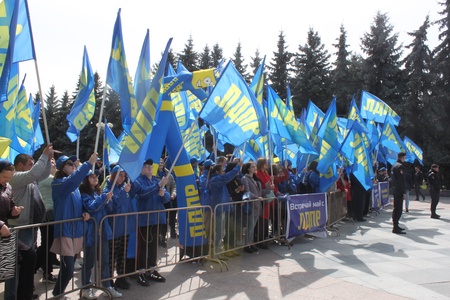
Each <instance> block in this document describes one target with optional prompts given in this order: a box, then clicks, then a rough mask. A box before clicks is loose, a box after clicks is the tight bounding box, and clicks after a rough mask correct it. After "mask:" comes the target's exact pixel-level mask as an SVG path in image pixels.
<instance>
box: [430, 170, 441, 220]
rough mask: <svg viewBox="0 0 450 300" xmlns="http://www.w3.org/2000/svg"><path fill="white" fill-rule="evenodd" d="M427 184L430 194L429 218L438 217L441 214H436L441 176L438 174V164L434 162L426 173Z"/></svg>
mask: <svg viewBox="0 0 450 300" xmlns="http://www.w3.org/2000/svg"><path fill="white" fill-rule="evenodd" d="M427 179H428V184H429V187H430V196H431V208H430V210H431V218H432V219H439V218H440V217H441V216H440V215H438V214H436V207H437V205H438V203H439V196H440V194H441V178H440V175H439V166H438V165H436V164H432V165H431V170H430V171H428V174H427Z"/></svg>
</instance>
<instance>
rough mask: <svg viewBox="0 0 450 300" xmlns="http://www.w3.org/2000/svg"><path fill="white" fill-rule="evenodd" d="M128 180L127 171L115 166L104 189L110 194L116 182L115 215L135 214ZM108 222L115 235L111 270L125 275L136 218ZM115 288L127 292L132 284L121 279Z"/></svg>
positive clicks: (115, 219) (111, 249) (119, 218)
mask: <svg viewBox="0 0 450 300" xmlns="http://www.w3.org/2000/svg"><path fill="white" fill-rule="evenodd" d="M116 177H117V180H116ZM126 178H127V175H126V172H125V170H123V169H121V168H120V166H115V167H114V168H113V169H112V171H111V177H110V178H109V179H108V180H107V181H106V186H105V188H104V189H103V193H108V192H110V191H111V188H112V186H113V183H114V181H116V184H115V185H114V189H113V193H114V195H113V197H112V200H111V202H112V204H113V211H112V213H113V214H124V213H131V212H134V208H133V203H132V198H131V196H130V189H131V184H129V183H126V182H125V180H126ZM108 213H109V212H108ZM108 222H109V224H110V225H111V229H112V233H113V239H112V240H111V241H110V243H109V244H110V245H109V257H110V260H109V269H110V270H113V269H114V268H115V269H116V271H117V274H118V275H122V274H125V260H126V257H127V247H128V245H129V237H130V233H132V232H133V231H135V228H136V216H121V217H116V216H114V217H109V218H108ZM114 286H115V287H116V288H121V289H124V290H127V289H129V288H130V286H131V284H130V282H129V281H128V279H127V277H119V278H117V279H116V282H115V283H114Z"/></svg>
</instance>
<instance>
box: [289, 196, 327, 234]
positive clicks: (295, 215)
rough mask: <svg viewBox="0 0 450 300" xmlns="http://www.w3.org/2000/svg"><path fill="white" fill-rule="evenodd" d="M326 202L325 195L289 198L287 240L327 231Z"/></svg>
mask: <svg viewBox="0 0 450 300" xmlns="http://www.w3.org/2000/svg"><path fill="white" fill-rule="evenodd" d="M326 200H327V199H326V194H325V193H317V194H302V195H292V196H289V197H288V201H287V210H288V214H287V216H288V220H287V230H286V238H291V237H294V236H298V235H302V234H305V233H311V232H318V231H325V229H326V225H327V217H328V216H327V201H326Z"/></svg>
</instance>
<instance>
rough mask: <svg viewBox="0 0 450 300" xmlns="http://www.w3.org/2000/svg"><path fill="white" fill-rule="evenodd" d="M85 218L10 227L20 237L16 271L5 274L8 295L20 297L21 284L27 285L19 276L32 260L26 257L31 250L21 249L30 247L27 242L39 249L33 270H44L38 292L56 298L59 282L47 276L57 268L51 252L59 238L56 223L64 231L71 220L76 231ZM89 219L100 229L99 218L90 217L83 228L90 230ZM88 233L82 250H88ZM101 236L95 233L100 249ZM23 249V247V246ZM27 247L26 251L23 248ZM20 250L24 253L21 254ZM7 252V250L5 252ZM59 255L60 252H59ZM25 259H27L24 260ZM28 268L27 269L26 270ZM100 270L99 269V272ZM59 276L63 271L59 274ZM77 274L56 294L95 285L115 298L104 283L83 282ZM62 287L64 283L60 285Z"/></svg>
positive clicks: (95, 229)
mask: <svg viewBox="0 0 450 300" xmlns="http://www.w3.org/2000/svg"><path fill="white" fill-rule="evenodd" d="M80 221H83V219H82V218H76V219H68V220H61V221H52V222H45V223H39V224H32V225H24V226H16V227H12V228H10V230H11V231H12V232H14V233H15V235H16V236H17V239H16V241H15V249H14V252H15V253H14V259H15V260H16V261H15V272H14V276H13V277H11V276H9V278H8V279H7V278H5V279H6V281H5V291H4V294H5V297H4V298H5V299H18V300H20V299H19V297H18V296H17V288H24V287H23V286H19V280H20V272H21V271H20V270H21V268H22V270H25V269H23V268H24V267H25V266H24V265H23V264H24V262H27V263H30V262H29V261H28V258H27V259H25V258H24V257H23V256H24V255H29V254H27V252H26V251H25V250H21V249H20V248H23V249H26V247H25V245H31V247H30V248H29V249H32V250H33V251H36V253H35V258H32V259H33V260H36V266H35V268H34V270H32V272H33V273H35V272H36V274H38V272H37V271H38V269H39V268H41V269H42V271H43V279H42V284H37V285H35V286H34V289H35V293H37V294H38V295H42V294H44V295H45V299H53V298H55V297H54V296H53V293H52V291H53V289H54V288H55V284H56V283H50V282H48V281H47V280H46V278H45V277H44V276H45V275H48V274H52V271H53V264H54V261H52V260H53V257H52V252H50V249H51V247H52V244H53V240H54V239H56V238H57V237H56V236H54V235H53V233H54V229H55V227H56V226H59V227H60V232H62V227H63V224H70V223H72V225H71V227H72V233H73V232H74V231H75V227H76V226H75V223H77V222H80ZM87 222H92V223H93V226H94V232H97V229H98V226H97V223H96V221H95V219H93V218H90V219H89V221H86V222H83V223H82V224H83V232H86V227H87ZM85 236H86V235H83V236H82V239H83V247H82V250H81V251H82V252H83V253H85V252H86V251H85V250H86V243H85ZM97 238H98V236H97V235H95V236H94V245H93V247H94V248H95V249H97V243H98V239H97ZM19 243H20V244H21V246H19ZM19 249H20V250H19ZM23 251H25V252H23ZM19 253H20V255H19ZM2 255H3V254H2ZM94 255H95V257H94V262H95V261H97V252H96V251H94ZM58 256H59V254H58ZM55 258H56V254H55ZM21 259H22V260H23V261H21ZM62 264H63V261H62V260H60V265H59V268H60V270H61V267H62ZM26 267H27V270H26V272H30V268H29V266H26ZM95 270H97V269H96V268H94V272H95ZM23 272H25V271H23ZM81 273H82V272H80V274H79V276H80V278H81V276H82V274H81ZM95 273H97V272H95ZM58 276H59V275H58ZM79 276H78V275H77V274H75V273H74V274H73V276H72V278H71V279H70V281H69V283H68V284H67V287H66V288H65V290H64V291H62V292H61V294H60V295H55V296H56V297H59V296H61V295H66V294H70V293H73V292H76V291H80V292H81V290H82V289H85V288H95V289H100V290H102V291H104V292H105V293H107V295H109V298H110V299H112V297H111V295H110V294H109V292H108V291H107V290H106V289H104V288H102V287H101V286H100V285H98V284H97V285H95V283H96V282H91V283H87V284H85V285H84V286H83V284H82V283H81V284H80V283H79V282H81V281H82V280H79V278H78V277H79ZM34 281H35V282H36V276H35V278H34ZM60 287H61V286H60Z"/></svg>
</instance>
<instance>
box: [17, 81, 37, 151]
mask: <svg viewBox="0 0 450 300" xmlns="http://www.w3.org/2000/svg"><path fill="white" fill-rule="evenodd" d="M25 78H26V76H24V78H23V80H22V84H21V86H20V89H19V94H18V96H17V102H16V105H15V111H16V117H15V119H14V120H15V124H14V130H15V134H16V136H17V138H18V139H19V140H21V141H23V142H22V147H23V149H24V150H25V149H26V150H27V154H30V152H31V144H32V142H33V138H34V127H33V119H32V116H31V107H30V103H29V101H28V94H27V91H26V90H25ZM25 143H26V145H25ZM17 150H19V149H17Z"/></svg>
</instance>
